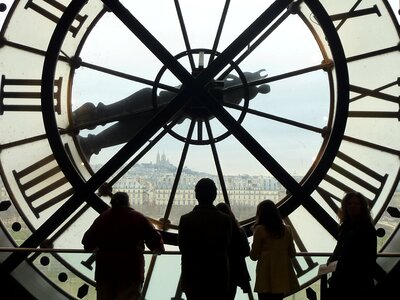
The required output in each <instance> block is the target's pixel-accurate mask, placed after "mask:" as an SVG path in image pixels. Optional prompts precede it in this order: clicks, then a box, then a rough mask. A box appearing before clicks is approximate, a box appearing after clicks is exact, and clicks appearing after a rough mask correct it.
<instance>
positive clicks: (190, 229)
mask: <svg viewBox="0 0 400 300" xmlns="http://www.w3.org/2000/svg"><path fill="white" fill-rule="evenodd" d="M195 193H196V199H197V201H198V205H197V206H195V207H194V209H193V210H192V211H191V212H189V213H188V214H185V215H182V216H181V219H180V221H179V235H178V242H179V249H180V251H181V254H182V257H181V259H182V261H181V267H182V274H181V276H182V277H181V280H182V281H181V282H182V290H183V292H184V293H185V294H186V297H187V299H188V300H205V299H207V300H221V299H226V297H227V292H228V284H229V261H228V253H229V245H230V243H231V234H232V223H231V219H230V217H229V216H228V215H226V214H224V213H222V212H220V211H218V210H217V208H216V207H215V206H214V205H213V202H214V200H215V198H216V196H217V188H216V186H215V183H214V182H213V181H212V180H211V179H208V178H203V179H201V180H200V181H199V182H198V183H197V184H196V187H195Z"/></svg>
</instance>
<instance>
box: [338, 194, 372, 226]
mask: <svg viewBox="0 0 400 300" xmlns="http://www.w3.org/2000/svg"><path fill="white" fill-rule="evenodd" d="M338 215H339V219H340V221H341V222H342V223H343V222H344V221H346V220H352V219H363V220H370V219H371V213H370V208H369V202H368V199H367V198H365V196H364V195H363V194H361V193H359V192H349V193H347V194H346V195H345V196H344V197H343V199H342V202H341V207H340V210H339V214H338Z"/></svg>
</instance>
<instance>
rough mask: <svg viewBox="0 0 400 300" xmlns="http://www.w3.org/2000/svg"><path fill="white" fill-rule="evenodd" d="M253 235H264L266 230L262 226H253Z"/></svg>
mask: <svg viewBox="0 0 400 300" xmlns="http://www.w3.org/2000/svg"><path fill="white" fill-rule="evenodd" d="M253 233H254V234H256V233H257V234H261V233H262V234H266V233H267V230H266V229H265V227H264V225H256V226H254V230H253Z"/></svg>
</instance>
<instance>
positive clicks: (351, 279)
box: [328, 192, 377, 300]
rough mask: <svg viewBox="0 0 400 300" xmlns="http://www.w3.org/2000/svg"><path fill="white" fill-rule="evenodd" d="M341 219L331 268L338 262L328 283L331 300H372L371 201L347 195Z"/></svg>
mask: <svg viewBox="0 0 400 300" xmlns="http://www.w3.org/2000/svg"><path fill="white" fill-rule="evenodd" d="M338 217H339V220H340V228H339V234H338V238H337V244H336V247H335V249H334V251H333V254H332V256H331V257H330V258H329V259H328V264H329V263H331V262H334V261H337V265H336V270H335V271H334V272H333V273H332V277H331V278H330V279H329V292H330V293H329V294H330V296H331V299H334V300H350V299H351V300H368V299H371V300H372V299H374V298H373V290H374V285H375V284H374V270H375V266H376V256H377V253H376V252H377V249H376V248H377V237H376V231H375V227H374V224H373V221H372V218H371V213H370V209H369V203H368V200H367V199H366V198H365V197H364V196H363V195H362V194H361V193H358V192H350V193H347V194H346V195H345V196H344V197H343V199H342V203H341V207H340V209H339V211H338Z"/></svg>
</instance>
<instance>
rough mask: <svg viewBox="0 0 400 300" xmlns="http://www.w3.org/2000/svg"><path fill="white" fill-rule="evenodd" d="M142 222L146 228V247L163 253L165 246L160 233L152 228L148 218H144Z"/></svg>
mask: <svg viewBox="0 0 400 300" xmlns="http://www.w3.org/2000/svg"><path fill="white" fill-rule="evenodd" d="M144 222H145V224H144V226H145V230H146V237H145V241H144V242H145V244H146V246H147V248H149V249H150V250H151V251H152V252H154V253H157V254H160V253H163V252H164V251H165V248H164V241H163V239H162V236H161V234H160V233H159V232H158V231H157V230H156V229H155V228H154V226H153V224H151V223H150V221H149V220H147V219H146V218H145V221H144Z"/></svg>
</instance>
